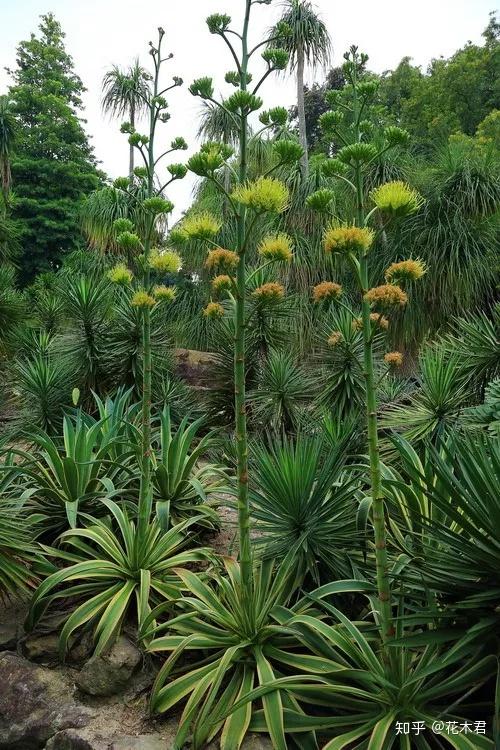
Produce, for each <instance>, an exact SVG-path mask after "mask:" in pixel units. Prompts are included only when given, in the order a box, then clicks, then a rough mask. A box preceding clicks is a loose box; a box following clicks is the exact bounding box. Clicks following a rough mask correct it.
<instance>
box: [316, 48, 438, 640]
mask: <svg viewBox="0 0 500 750" xmlns="http://www.w3.org/2000/svg"><path fill="white" fill-rule="evenodd" d="M366 61H367V57H366V55H363V54H359V53H358V51H357V48H356V47H351V49H350V51H349V52H348V53H346V55H345V64H344V73H345V76H346V80H347V85H346V88H345V89H344V91H343V92H330V93H329V103H330V105H331V106H332V110H331V111H329V112H327V113H325V114H324V115H323V116H322V118H321V125H322V128H323V130H324V132H325V134H326V135H327V136H329V137H330V138H331V140H333V141H334V142H336V144H337V145H340V150H339V151H338V154H337V157H336V158H335V159H330V160H328V161H327V162H326V164H325V166H324V171H325V173H326V174H328V175H329V176H332V177H337V178H338V179H340V180H342V181H344V183H346V184H347V185H348V186H349V188H350V189H351V192H352V195H353V203H354V216H353V217H352V218H353V221H352V225H351V224H348V223H341V222H340V221H338V220H334V221H332V222H331V224H330V225H329V226H328V227H327V229H326V230H325V234H324V247H325V251H326V252H328V253H338V254H340V255H343V256H344V258H345V259H346V260H347V261H348V263H349V264H350V266H351V268H352V271H353V274H354V278H355V280H356V283H357V287H358V290H359V293H360V298H361V321H360V323H361V328H362V333H363V374H364V382H365V399H366V427H367V438H368V454H369V462H370V491H371V503H372V521H373V530H374V544H375V561H376V581H377V592H378V606H377V616H378V622H379V626H380V633H381V638H382V642H383V643H384V644H386V643H387V641H388V640H389V639H390V638H391V637H393V635H394V624H393V616H392V603H393V602H392V595H391V586H390V580H389V560H388V553H387V524H386V512H387V511H386V508H385V502H384V492H383V488H382V475H381V462H380V450H379V434H378V423H377V411H378V400H377V381H378V375H377V373H376V369H375V363H374V355H373V341H374V337H375V335H376V333H378V332H379V331H380V330H381V329H385V328H387V326H388V324H389V320H388V317H386V315H390V312H391V311H392V310H394V308H395V307H400V306H402V305H405V304H406V302H407V295H406V293H405V292H404V291H403V289H401V287H400V286H398V283H402V284H403V283H405V282H411V281H415V280H417V279H418V278H420V276H422V274H423V273H424V271H425V269H424V267H423V264H422V263H421V262H420V261H418V260H409V261H402V262H400V263H399V264H393V267H391V268H390V269H388V270H387V271H386V281H387V282H388V283H387V284H384V285H382V286H379V287H375V288H371V282H372V279H371V273H370V250H371V247H372V245H373V242H374V241H375V239H376V232H375V231H374V230H373V229H371V228H370V224H371V221H372V219H373V218H374V217H375V215H376V214H378V215H379V217H378V222H377V226H378V227H379V228H380V226H382V227H385V226H386V225H387V223H388V221H389V220H392V219H393V218H395V217H397V216H400V217H402V216H405V215H408V214H410V213H412V212H413V211H416V210H417V209H418V208H419V205H420V203H421V200H420V197H419V196H418V195H417V194H416V193H415V191H413V190H411V188H409V187H408V186H407V185H404V184H402V183H388V184H386V185H382V186H381V187H380V188H378V189H376V190H374V191H373V192H372V194H371V195H370V196H367V195H366V189H365V184H364V177H365V173H366V170H367V168H368V166H369V165H370V164H371V163H372V162H374V161H375V160H377V159H379V157H380V156H381V155H382V153H384V152H385V151H387V150H389V149H391V148H395V147H397V146H404V145H405V144H406V143H407V141H408V134H407V133H406V131H403V130H401V129H400V128H396V127H388V128H386V130H385V132H384V136H385V143H384V145H383V147H382V148H377V147H376V146H375V145H374V144H373V143H370V142H369V141H368V139H367V134H368V133H369V132H370V122H369V120H367V119H366V118H367V116H368V114H369V107H370V104H371V103H372V101H373V100H374V98H375V95H376V91H377V86H376V83H375V82H373V81H370V80H363V79H362V78H361V73H362V71H363V69H364V67H365V64H366ZM346 134H347V136H346ZM327 193H328V191H319V192H318V193H316V194H313V196H311V197H310V199H309V203H310V205H311V206H313V207H316V208H318V207H319V208H320V209H321V208H323V209H325V210H328V207H329V195H328V194H327ZM368 199H370V202H371V204H372V207H371V208H369V207H368V205H367V204H368ZM379 231H380V230H379ZM323 286H324V283H323ZM333 286H334V287H335V288H334V289H333V288H332V290H331V298H332V299H333V300H335V303H336V304H340V305H342V304H343V303H342V302H341V299H339V298H340V297H341V292H342V290H341V288H340V287H339V286H338V285H333ZM325 288H326V287H325ZM316 297H318V288H317V290H316ZM384 313H385V314H384ZM401 359H402V355H400V354H399V353H398V352H391V353H388V354H386V357H385V362H386V364H387V371H389V369H390V368H391V367H393V366H397V365H399V364H400V363H401Z"/></svg>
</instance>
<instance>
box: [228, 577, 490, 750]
mask: <svg viewBox="0 0 500 750" xmlns="http://www.w3.org/2000/svg"><path fill="white" fill-rule="evenodd" d="M340 583H341V584H342V588H345V587H347V586H348V584H349V582H347V581H346V582H340ZM358 587H359V584H358ZM334 593H335V584H333V585H326V586H324V587H322V588H321V589H317V590H316V592H313V593H312V594H311V595H309V598H310V599H312V600H313V601H317V602H318V601H322V603H323V607H324V608H325V610H326V611H327V612H328V613H329V615H330V616H331V617H332V624H329V623H327V622H324V621H323V620H321V619H319V618H317V617H311V616H310V615H308V614H302V613H298V614H297V615H295V616H293V617H289V618H288V620H287V626H288V628H289V629H290V631H292V632H295V633H297V634H300V639H301V641H302V644H303V646H304V647H307V649H308V651H309V652H311V653H312V654H314V656H313V657H309V659H311V658H312V659H314V660H316V663H317V664H318V670H317V674H316V675H315V676H314V680H312V679H311V678H309V680H307V679H305V678H304V676H302V677H301V676H300V675H294V676H290V677H284V678H281V679H278V680H276V681H275V683H274V684H273V685H271V686H263V687H261V688H260V689H259V688H256V689H254V690H252V691H250V692H248V694H247V695H246V696H245V697H244V698H242V699H241V700H240V701H238V702H237V703H236V704H235V705H234V706H233V707H232V710H234V711H235V712H237V711H241V710H242V708H243V707H244V706H245V705H248V703H249V702H250V701H256V700H258V699H259V698H261V699H262V700H264V697H265V696H266V695H267V694H268V691H269V690H271V689H272V690H276V688H279V689H281V690H289V691H290V692H291V693H292V695H294V696H295V697H296V698H297V699H298V700H299V701H300V705H301V708H302V711H301V712H299V711H296V710H294V709H291V710H288V711H286V713H285V729H286V730H287V731H288V732H290V733H301V734H299V736H300V737H303V736H304V735H305V733H306V732H311V731H315V732H318V733H321V734H322V735H323V736H328V735H330V736H331V737H332V738H331V739H330V740H329V741H328V742H327V743H326V744H325V745H323V750H348V749H350V748H354V747H359V748H373V750H410V748H416V749H417V750H432V749H435V750H440V749H441V748H443V747H450V748H454V749H455V750H483V749H484V750H486V749H489V750H493V747H494V744H493V742H492V741H491V739H489V738H488V737H487V736H486V735H485V736H482V735H480V734H476V733H474V729H473V727H474V721H475V720H477V717H478V716H483V715H484V714H482V713H479V712H480V711H481V707H482V703H481V699H480V698H479V696H478V699H477V701H476V703H474V702H473V701H472V699H471V695H472V693H473V692H476V691H478V690H480V688H482V687H485V686H486V685H488V684H489V683H491V680H492V679H493V678H494V675H495V672H496V668H497V663H496V658H495V657H494V656H493V655H488V654H486V655H485V654H484V653H483V651H482V649H481V647H478V646H471V644H470V642H469V640H468V639H467V637H464V638H462V639H461V640H459V641H458V642H457V643H455V644H454V645H453V647H452V648H451V649H450V648H449V649H447V650H443V648H442V646H441V645H440V640H439V637H435V638H434V640H433V631H432V630H430V631H428V632H426V633H422V631H420V637H422V635H423V640H424V642H426V644H427V645H426V646H425V647H424V648H420V649H416V648H415V647H413V648H408V647H407V646H406V645H405V640H406V633H407V631H405V630H404V623H405V616H404V615H403V613H404V606H405V605H404V603H403V602H402V603H401V607H400V609H399V611H398V613H397V618H396V622H397V623H398V624H397V629H396V633H395V635H396V638H394V640H393V645H392V646H391V647H390V649H389V661H387V660H386V659H384V657H383V656H381V653H380V650H379V642H378V640H377V639H375V640H373V638H372V635H373V631H370V630H369V629H368V630H367V627H366V624H363V623H357V622H351V621H350V619H349V618H348V617H346V616H345V615H344V614H342V612H341V611H340V610H339V609H337V607H335V606H334V605H332V604H330V603H329V602H327V601H325V597H327V596H328V597H330V596H331V595H332V594H334ZM427 635H428V636H429V638H426V636H427ZM410 638H411V636H410ZM418 638H419V636H418V635H417V636H415V643H418ZM427 641H428V643H427ZM320 664H321V666H322V670H323V674H322V675H320V674H319V672H320V670H319V665H320ZM471 685H472V686H473V687H472V688H471V689H470V690H469V691H468V692H467V688H468V687H470V686H471ZM272 694H274V693H272ZM465 695H467V697H468V704H467V707H463V708H462V711H460V704H461V703H462V701H463V699H464V696H465ZM305 708H307V709H309V710H308V711H307V717H306V718H305V717H304V709H305ZM406 722H408V723H409V724H410V725H411V726H412V727H413V728H415V731H414V732H413V733H412V734H411V736H410V735H408V734H406V735H405V734H404V732H398V731H397V726H398V723H399V724H400V725H403V724H404V723H406ZM448 722H449V723H448ZM464 723H465V724H467V725H468V727H469V729H468V732H465V733H464V732H460V733H459V732H455V731H452V729H451V727H452V726H453V727H458V726H463V725H464ZM485 723H486V722H485ZM251 727H252V728H253V729H254V730H256V731H263V730H264V729H265V722H264V716H263V712H262V711H260V712H258V713H257V714H256V716H255V718H254V719H253V721H252V724H251ZM447 727H449V728H448V729H447ZM332 735H333V736H332ZM303 746H305V745H303Z"/></svg>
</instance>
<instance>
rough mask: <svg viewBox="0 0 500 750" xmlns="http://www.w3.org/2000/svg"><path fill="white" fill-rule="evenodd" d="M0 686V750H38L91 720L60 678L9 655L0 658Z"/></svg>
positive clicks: (66, 683) (71, 690)
mask: <svg viewBox="0 0 500 750" xmlns="http://www.w3.org/2000/svg"><path fill="white" fill-rule="evenodd" d="M0 685H2V690H0V750H39V748H43V747H44V746H45V743H46V742H47V740H49V739H50V738H51V737H52V736H53V735H54V734H56V732H59V731H61V730H63V729H67V728H69V727H74V728H78V727H83V726H85V725H86V724H87V723H88V722H89V721H90V719H91V717H92V712H91V711H90V710H89V709H87V708H86V707H85V706H83V705H82V704H80V703H78V702H77V701H76V700H75V699H74V697H73V692H74V691H73V688H72V685H71V684H70V683H68V681H67V680H65V679H64V678H63V677H62V676H61V675H60V674H58V673H56V672H52V671H51V670H50V669H46V668H45V667H40V666H37V665H36V664H32V663H31V662H29V661H27V660H26V659H23V658H22V657H21V656H18V655H17V654H13V653H11V652H9V651H6V652H4V653H3V654H0Z"/></svg>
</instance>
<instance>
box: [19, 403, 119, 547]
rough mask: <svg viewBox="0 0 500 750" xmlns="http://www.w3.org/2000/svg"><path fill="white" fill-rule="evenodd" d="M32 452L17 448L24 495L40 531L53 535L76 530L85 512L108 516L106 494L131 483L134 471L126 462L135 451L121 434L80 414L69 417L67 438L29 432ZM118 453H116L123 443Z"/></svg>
mask: <svg viewBox="0 0 500 750" xmlns="http://www.w3.org/2000/svg"><path fill="white" fill-rule="evenodd" d="M24 439H25V440H27V441H28V442H29V444H30V446H31V451H30V452H28V451H26V450H21V449H17V448H16V449H12V451H11V452H12V454H14V455H16V456H18V457H19V458H21V459H22V461H21V462H19V463H18V464H16V466H15V471H16V472H17V473H18V475H20V476H21V477H22V478H23V480H24V482H25V490H24V493H23V498H24V500H25V502H26V504H27V508H29V510H30V511H31V515H32V518H33V520H34V521H35V520H36V522H37V524H38V526H39V530H40V532H43V533H44V534H49V535H51V536H55V535H57V534H58V533H59V532H60V531H61V530H63V529H65V528H67V527H68V526H69V527H70V528H75V526H77V524H78V523H79V514H80V513H81V512H82V511H87V512H88V511H90V510H92V511H93V512H95V513H97V514H103V513H104V512H105V509H104V508H103V507H102V506H101V505H100V501H101V499H102V498H103V497H106V496H112V495H114V494H115V493H116V491H117V489H118V488H119V487H121V486H122V485H125V484H126V482H127V479H128V477H129V475H130V474H131V473H132V469H130V468H128V467H127V466H126V465H125V464H126V461H127V459H128V458H129V457H130V455H131V454H132V451H131V450H130V449H129V448H128V447H127V445H126V444H123V442H122V441H121V438H120V436H117V435H116V433H114V432H110V431H103V420H99V421H97V422H94V423H93V424H89V423H88V421H87V420H86V419H85V418H84V417H83V415H82V414H81V412H79V413H78V414H77V416H76V418H75V419H73V418H71V417H70V416H65V417H64V419H63V438H62V441H59V440H57V439H56V438H52V437H50V436H49V435H48V434H47V433H46V432H43V431H36V432H27V433H25V434H24ZM119 444H120V445H121V451H120V453H119V454H118V455H116V454H115V456H113V455H112V451H113V450H114V449H115V448H116V446H117V445H119Z"/></svg>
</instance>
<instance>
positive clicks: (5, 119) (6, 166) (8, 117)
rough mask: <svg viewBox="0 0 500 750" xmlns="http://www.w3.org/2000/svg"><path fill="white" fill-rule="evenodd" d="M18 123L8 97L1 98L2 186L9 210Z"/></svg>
mask: <svg viewBox="0 0 500 750" xmlns="http://www.w3.org/2000/svg"><path fill="white" fill-rule="evenodd" d="M15 133H16V121H15V118H14V113H13V112H12V109H11V106H10V101H9V99H8V97H7V96H0V185H1V190H2V195H3V200H4V208H5V210H6V209H7V196H8V194H9V190H10V182H11V172H10V159H11V156H12V149H13V146H14V140H15Z"/></svg>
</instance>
